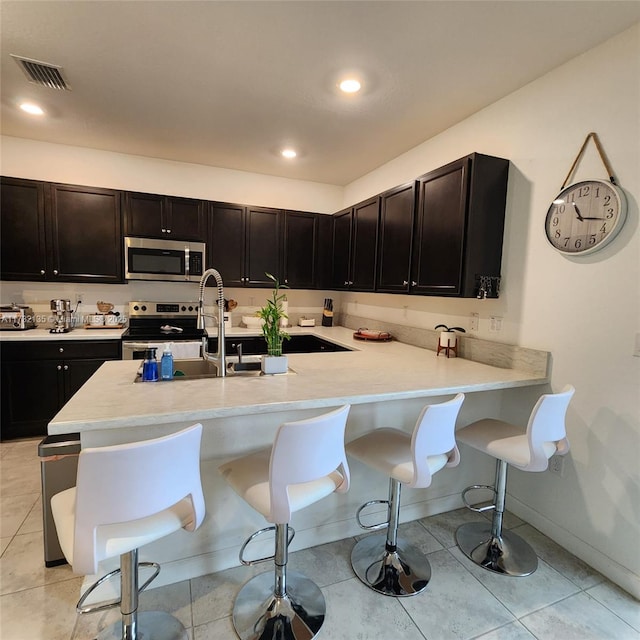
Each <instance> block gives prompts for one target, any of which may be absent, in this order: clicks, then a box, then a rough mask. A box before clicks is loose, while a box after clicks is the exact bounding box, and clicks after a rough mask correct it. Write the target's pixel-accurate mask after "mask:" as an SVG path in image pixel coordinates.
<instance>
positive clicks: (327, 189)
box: [0, 136, 342, 213]
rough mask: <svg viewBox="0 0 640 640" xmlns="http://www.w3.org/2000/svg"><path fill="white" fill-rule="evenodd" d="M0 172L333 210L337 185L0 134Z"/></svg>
mask: <svg viewBox="0 0 640 640" xmlns="http://www.w3.org/2000/svg"><path fill="white" fill-rule="evenodd" d="M0 171H1V172H2V175H3V176H13V177H20V178H32V179H34V180H48V181H50V182H67V183H71V184H81V185H90V186H93V187H105V188H110V189H123V190H130V191H142V192H146V193H163V194H166V195H173V196H185V197H189V198H202V199H203V200H217V201H220V202H236V203H241V204H250V205H260V206H263V207H277V208H281V209H298V210H303V211H315V212H317V213H334V212H335V211H337V210H338V209H339V208H340V205H341V204H342V187H337V186H334V185H329V184H321V183H319V182H304V181H302V180H289V179H286V178H277V177H274V176H266V175H261V174H257V173H248V172H246V171H235V170H233V169H221V168H218V167H205V166H203V165H197V164H187V163H185V162H172V161H170V160H160V159H158V158H146V157H142V156H131V155H126V154H123V153H113V152H111V151H99V150H97V149H86V148H82V147H71V146H65V145H60V144H50V143H47V142H38V141H36V140H27V139H25V138H13V137H9V136H2V137H1V138H0Z"/></svg>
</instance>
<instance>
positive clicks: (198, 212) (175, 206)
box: [124, 192, 206, 242]
mask: <svg viewBox="0 0 640 640" xmlns="http://www.w3.org/2000/svg"><path fill="white" fill-rule="evenodd" d="M124 202H125V204H124V209H125V230H126V235H129V236H138V237H142V238H166V239H171V240H194V241H197V242H204V240H205V235H206V232H205V213H204V211H205V203H204V201H202V200H194V199H192V198H179V197H175V196H163V195H156V194H153V193H133V192H127V193H125V200H124Z"/></svg>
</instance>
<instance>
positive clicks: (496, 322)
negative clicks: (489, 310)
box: [489, 316, 502, 333]
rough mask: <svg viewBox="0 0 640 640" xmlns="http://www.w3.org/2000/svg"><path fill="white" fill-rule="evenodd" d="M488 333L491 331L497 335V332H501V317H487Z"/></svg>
mask: <svg viewBox="0 0 640 640" xmlns="http://www.w3.org/2000/svg"><path fill="white" fill-rule="evenodd" d="M489 331H493V332H494V333H497V332H498V331H502V317H501V316H490V317H489Z"/></svg>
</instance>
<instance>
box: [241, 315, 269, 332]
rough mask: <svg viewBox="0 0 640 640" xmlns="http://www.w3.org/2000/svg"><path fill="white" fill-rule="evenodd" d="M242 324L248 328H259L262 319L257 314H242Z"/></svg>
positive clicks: (262, 322) (262, 321)
mask: <svg viewBox="0 0 640 640" xmlns="http://www.w3.org/2000/svg"><path fill="white" fill-rule="evenodd" d="M242 324H244V326H245V327H247V328H248V329H261V328H262V325H263V324H264V320H263V319H262V318H258V317H257V316H242Z"/></svg>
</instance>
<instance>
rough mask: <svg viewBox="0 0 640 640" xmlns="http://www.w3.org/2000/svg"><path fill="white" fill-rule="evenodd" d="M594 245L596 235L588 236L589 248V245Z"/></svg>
mask: <svg viewBox="0 0 640 640" xmlns="http://www.w3.org/2000/svg"><path fill="white" fill-rule="evenodd" d="M595 243H596V234H595V233H592V234H591V235H590V236H589V243H588V244H589V246H591V245H594V244H595Z"/></svg>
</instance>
